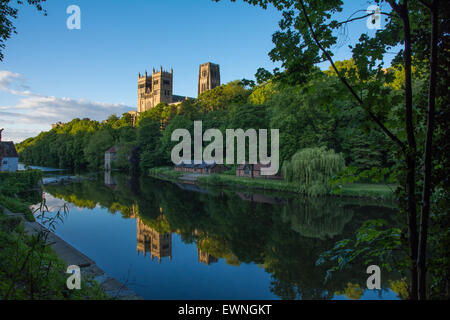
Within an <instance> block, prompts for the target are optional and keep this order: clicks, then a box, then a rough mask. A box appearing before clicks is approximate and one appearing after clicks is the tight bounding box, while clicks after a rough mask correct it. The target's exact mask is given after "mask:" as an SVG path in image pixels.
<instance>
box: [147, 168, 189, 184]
mask: <svg viewBox="0 0 450 320" xmlns="http://www.w3.org/2000/svg"><path fill="white" fill-rule="evenodd" d="M185 174H186V173H185V172H179V171H175V170H173V168H172V167H157V168H152V169H150V170H149V175H150V176H151V177H154V178H163V179H164V180H172V181H174V180H177V179H178V178H179V177H181V176H184V175H185Z"/></svg>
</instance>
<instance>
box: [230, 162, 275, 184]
mask: <svg viewBox="0 0 450 320" xmlns="http://www.w3.org/2000/svg"><path fill="white" fill-rule="evenodd" d="M262 168H270V163H269V164H261V163H257V164H250V163H247V162H246V163H244V164H240V165H239V166H238V167H237V168H236V176H237V177H247V178H258V179H278V180H282V179H283V175H282V174H281V173H280V172H279V173H278V174H276V175H262V174H261V169H262Z"/></svg>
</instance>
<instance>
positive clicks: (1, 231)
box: [0, 213, 108, 300]
mask: <svg viewBox="0 0 450 320" xmlns="http://www.w3.org/2000/svg"><path fill="white" fill-rule="evenodd" d="M45 238H46V236H45V233H43V232H42V233H39V234H37V235H34V236H30V235H28V234H27V233H26V232H25V231H24V228H23V223H22V219H21V218H20V217H17V216H15V217H8V216H6V215H5V214H4V213H0V261H1V263H0V300H48V299H50V300H66V299H70V300H78V299H107V298H108V297H107V295H106V294H105V293H104V292H103V290H102V289H101V287H100V285H99V284H98V283H97V282H96V281H93V279H91V278H88V277H83V283H82V286H81V290H69V289H68V288H67V286H66V280H67V277H68V276H69V275H68V274H66V273H65V272H66V266H65V264H64V262H62V261H61V260H60V259H59V258H58V257H57V256H56V254H55V252H54V251H53V250H52V249H51V248H50V247H49V246H48V245H47V244H46V242H45Z"/></svg>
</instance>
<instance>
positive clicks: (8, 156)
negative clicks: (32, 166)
mask: <svg viewBox="0 0 450 320" xmlns="http://www.w3.org/2000/svg"><path fill="white" fill-rule="evenodd" d="M3 130H4V129H0V171H8V172H16V171H17V168H18V166H19V155H18V154H17V150H16V146H15V145H14V142H12V141H2V132H3Z"/></svg>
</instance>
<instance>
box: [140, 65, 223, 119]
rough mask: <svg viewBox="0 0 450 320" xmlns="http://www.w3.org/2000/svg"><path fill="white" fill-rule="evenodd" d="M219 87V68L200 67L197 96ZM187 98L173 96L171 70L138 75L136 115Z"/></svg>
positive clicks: (210, 66) (213, 66)
mask: <svg viewBox="0 0 450 320" xmlns="http://www.w3.org/2000/svg"><path fill="white" fill-rule="evenodd" d="M218 86H220V68H219V65H218V64H214V63H211V62H208V63H204V64H201V65H200V68H199V73H198V95H200V94H201V93H203V92H205V91H208V90H211V89H214V88H215V87H218ZM185 99H189V97H184V96H178V95H175V94H173V70H172V69H170V72H169V71H166V70H163V68H162V67H160V69H159V71H155V69H153V71H152V74H151V75H148V74H147V72H145V74H144V75H141V74H139V75H138V110H137V111H138V113H141V112H144V111H147V110H149V109H151V108H153V107H155V106H156V105H158V104H159V103H162V102H165V103H167V104H178V103H180V102H182V101H183V100H185Z"/></svg>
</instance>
